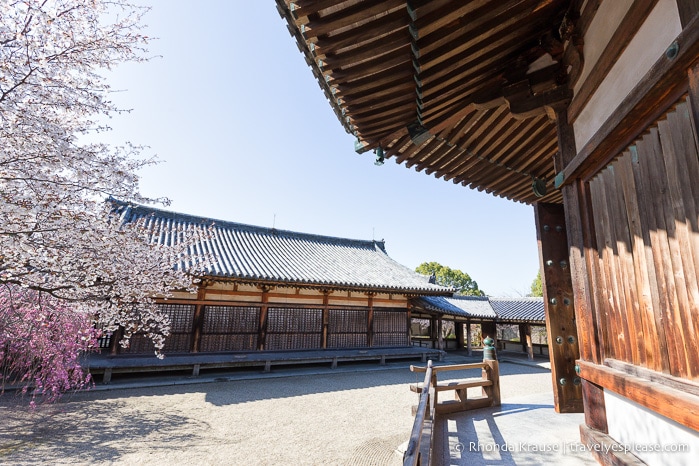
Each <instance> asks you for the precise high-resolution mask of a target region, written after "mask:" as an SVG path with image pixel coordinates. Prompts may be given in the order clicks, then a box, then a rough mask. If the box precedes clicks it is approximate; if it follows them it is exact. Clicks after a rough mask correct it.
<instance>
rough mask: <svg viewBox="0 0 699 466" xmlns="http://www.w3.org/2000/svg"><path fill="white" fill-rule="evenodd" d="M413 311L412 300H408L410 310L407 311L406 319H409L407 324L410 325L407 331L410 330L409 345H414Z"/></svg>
mask: <svg viewBox="0 0 699 466" xmlns="http://www.w3.org/2000/svg"><path fill="white" fill-rule="evenodd" d="M411 312H412V306H411V305H410V301H408V311H407V312H406V320H407V326H408V330H407V332H408V333H407V334H408V346H413V341H412V336H413V326H412V322H413V318H412V316H411Z"/></svg>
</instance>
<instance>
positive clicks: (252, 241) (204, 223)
mask: <svg viewBox="0 0 699 466" xmlns="http://www.w3.org/2000/svg"><path fill="white" fill-rule="evenodd" d="M111 202H112V203H113V205H114V210H115V211H116V213H117V214H118V215H119V216H120V219H121V221H122V222H135V221H138V220H143V221H144V222H145V225H146V227H147V228H148V229H150V230H151V232H152V238H153V239H154V241H155V242H157V243H158V244H164V245H171V244H173V243H172V242H173V241H176V240H175V239H174V238H177V237H178V236H181V234H182V232H183V231H192V230H194V231H195V232H197V233H196V234H199V235H201V236H202V237H203V236H204V234H205V231H206V229H207V228H212V230H213V235H212V237H210V238H208V239H203V240H200V241H197V242H196V244H195V245H194V247H191V248H189V252H188V254H189V256H188V257H187V258H186V259H185V260H184V261H183V262H181V263H180V264H179V265H178V266H176V267H177V268H179V269H181V270H187V269H189V268H190V264H193V263H195V262H196V260H197V259H198V258H200V257H203V255H205V254H208V255H209V257H210V264H209V265H208V266H207V267H206V268H205V270H204V275H205V276H209V277H214V278H218V277H220V278H232V279H239V280H242V281H248V282H251V283H253V282H262V283H270V282H272V283H286V284H290V285H295V286H328V287H331V288H339V289H357V288H359V289H367V290H374V291H383V292H389V293H390V292H403V293H409V294H427V295H448V294H451V293H452V292H453V291H454V290H452V289H451V288H446V287H443V286H439V285H435V284H432V283H429V282H428V280H429V277H427V276H424V275H420V274H418V273H416V272H414V271H413V270H411V269H409V268H408V267H405V266H403V265H401V264H399V263H398V262H396V261H394V260H393V259H391V258H390V257H389V256H388V254H386V250H385V246H384V242H383V241H363V240H353V239H346V238H335V237H330V236H320V235H313V234H306V233H298V232H293V231H286V230H278V229H274V228H264V227H258V226H252V225H245V224H241V223H234V222H227V221H221V220H214V219H210V218H202V217H196V216H192V215H186V214H180V213H175V212H169V211H165V210H160V209H155V208H152V207H147V206H142V205H136V204H126V203H123V202H120V201H115V200H111Z"/></svg>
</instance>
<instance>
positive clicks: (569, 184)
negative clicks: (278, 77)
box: [277, 0, 699, 464]
mask: <svg viewBox="0 0 699 466" xmlns="http://www.w3.org/2000/svg"><path fill="white" fill-rule="evenodd" d="M277 9H278V11H279V13H280V15H281V16H282V18H283V20H284V21H285V22H286V25H287V27H288V30H289V31H290V33H291V35H292V36H293V38H294V40H295V41H296V42H297V44H298V47H299V49H300V51H301V53H302V55H303V57H304V59H305V60H306V62H307V63H308V65H309V67H310V69H311V71H312V73H313V74H314V75H315V77H316V79H317V80H318V83H319V85H320V87H321V90H322V92H324V93H325V95H326V96H327V99H328V100H329V102H330V105H331V106H332V108H333V109H334V111H335V113H336V115H337V118H338V119H339V121H340V124H341V125H343V126H344V127H345V129H346V130H347V131H348V132H349V133H351V134H352V135H354V136H355V137H356V149H357V151H358V152H360V153H361V152H367V151H373V152H374V153H375V157H376V159H377V162H379V163H381V162H383V161H384V160H385V159H393V160H395V161H396V162H397V163H400V164H404V165H405V166H406V167H411V168H414V169H416V170H418V171H424V172H425V173H426V174H428V175H433V176H435V177H436V178H442V179H444V180H447V181H451V182H453V183H458V184H461V185H463V186H467V187H470V188H474V189H478V190H483V191H486V192H488V193H492V194H493V195H496V196H500V197H504V198H507V199H510V200H512V201H514V202H521V203H527V204H531V205H532V206H533V208H534V214H535V222H536V226H537V232H538V242H539V250H540V260H541V269H542V277H543V282H544V298H545V301H546V321H547V330H548V332H547V333H548V338H549V346H550V348H551V357H552V382H553V385H554V395H555V400H554V402H555V406H556V409H557V410H558V411H560V412H580V411H584V412H585V424H584V425H582V426H581V438H582V439H583V440H584V441H585V442H586V443H590V444H595V445H601V446H602V447H600V448H599V449H596V450H595V451H593V454H594V455H595V457H596V458H597V459H598V461H600V462H602V463H605V464H619V463H632V462H654V463H655V464H669V463H674V462H675V461H676V460H679V459H680V456H673V454H674V453H672V452H669V453H664V452H663V451H660V452H658V451H653V452H648V451H642V450H634V451H633V452H632V451H630V450H629V449H628V448H627V449H624V448H623V447H624V446H630V445H639V444H643V445H659V446H660V447H659V448H661V449H662V448H663V447H662V445H669V444H671V443H673V442H675V443H677V442H680V443H686V444H691V445H692V446H693V448H694V458H696V457H697V454H699V451H698V450H699V447H698V446H697V445H698V444H699V433H698V430H699V183H698V182H697V180H699V157H698V150H697V146H698V144H699V142H698V139H697V134H698V132H699V131H698V129H699V66H698V63H699V15H698V13H699V2H697V1H696V0H471V1H463V2H462V1H448V0H432V1H429V0H380V1H370V0H321V1H310V0H277ZM649 425H650V426H652V427H648V426H649ZM620 446H621V447H622V448H620ZM604 447H607V448H604ZM687 464H689V463H687Z"/></svg>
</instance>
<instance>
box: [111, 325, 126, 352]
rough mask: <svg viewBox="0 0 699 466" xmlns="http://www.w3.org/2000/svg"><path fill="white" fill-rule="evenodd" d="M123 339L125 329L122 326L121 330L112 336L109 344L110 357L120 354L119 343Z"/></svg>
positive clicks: (117, 330)
mask: <svg viewBox="0 0 699 466" xmlns="http://www.w3.org/2000/svg"><path fill="white" fill-rule="evenodd" d="M122 338H124V327H122V326H121V325H120V326H119V328H118V329H116V330H115V331H114V333H113V334H112V341H110V342H109V355H110V356H116V355H117V354H119V348H120V347H121V345H120V344H119V342H120V341H121V339H122Z"/></svg>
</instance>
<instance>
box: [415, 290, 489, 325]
mask: <svg viewBox="0 0 699 466" xmlns="http://www.w3.org/2000/svg"><path fill="white" fill-rule="evenodd" d="M418 301H419V302H420V303H421V304H422V305H423V306H424V307H425V309H427V310H430V311H436V312H441V313H444V314H448V315H452V316H456V317H477V318H485V319H495V318H496V317H497V315H496V314H495V311H494V310H493V308H492V307H491V306H490V303H489V302H488V298H486V297H481V296H452V297H445V296H424V297H422V298H420V299H419V300H418Z"/></svg>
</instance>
